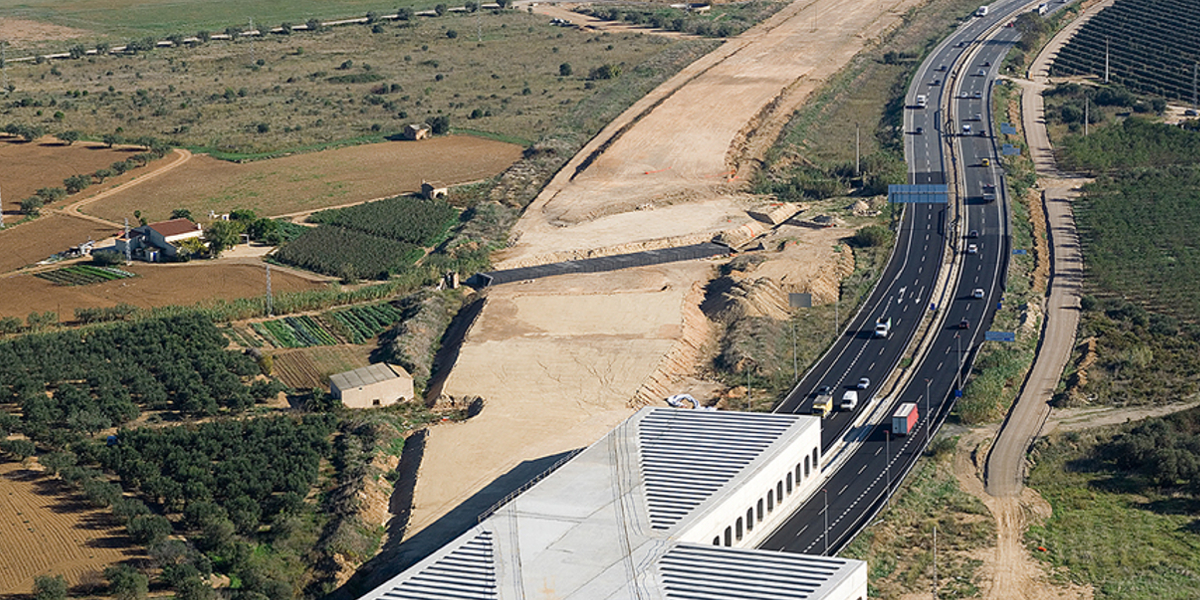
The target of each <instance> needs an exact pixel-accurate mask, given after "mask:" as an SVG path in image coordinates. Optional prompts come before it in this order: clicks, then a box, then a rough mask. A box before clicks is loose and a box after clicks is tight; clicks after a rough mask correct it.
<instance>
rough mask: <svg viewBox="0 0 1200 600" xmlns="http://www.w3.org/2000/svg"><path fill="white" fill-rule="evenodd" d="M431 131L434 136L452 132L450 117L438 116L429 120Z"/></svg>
mask: <svg viewBox="0 0 1200 600" xmlns="http://www.w3.org/2000/svg"><path fill="white" fill-rule="evenodd" d="M429 130H430V131H432V132H433V134H434V135H442V134H444V133H449V132H450V117H448V116H446V115H438V116H436V117H434V118H432V119H430V120H429Z"/></svg>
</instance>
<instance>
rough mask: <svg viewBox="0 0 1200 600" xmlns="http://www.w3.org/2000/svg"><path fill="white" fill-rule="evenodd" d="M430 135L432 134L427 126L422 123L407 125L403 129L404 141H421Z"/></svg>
mask: <svg viewBox="0 0 1200 600" xmlns="http://www.w3.org/2000/svg"><path fill="white" fill-rule="evenodd" d="M431 134H432V132H431V131H430V130H429V126H428V125H426V124H424V123H421V124H416V123H409V124H408V125H407V126H405V127H404V139H406V140H414V141H415V140H423V139H425V138H428V137H429V136H430V135H431Z"/></svg>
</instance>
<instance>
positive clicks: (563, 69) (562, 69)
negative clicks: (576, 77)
mask: <svg viewBox="0 0 1200 600" xmlns="http://www.w3.org/2000/svg"><path fill="white" fill-rule="evenodd" d="M573 72H574V69H572V68H571V63H563V64H561V65H558V74H559V76H561V77H570V76H571V73H573Z"/></svg>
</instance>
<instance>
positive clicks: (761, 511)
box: [758, 498, 763, 521]
mask: <svg viewBox="0 0 1200 600" xmlns="http://www.w3.org/2000/svg"><path fill="white" fill-rule="evenodd" d="M762 506H763V501H762V498H759V499H758V520H759V521H762V517H763V510H762Z"/></svg>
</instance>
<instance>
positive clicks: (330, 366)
mask: <svg viewBox="0 0 1200 600" xmlns="http://www.w3.org/2000/svg"><path fill="white" fill-rule="evenodd" d="M373 349H374V347H373V346H354V345H342V346H319V347H315V348H297V349H294V350H282V351H279V352H276V353H275V354H274V356H275V358H274V364H275V367H274V368H275V374H276V375H278V376H279V379H280V380H282V381H283V382H284V383H286V384H288V385H289V386H291V387H294V388H296V389H309V388H315V387H319V388H323V387H328V385H329V376H330V375H332V374H334V373H341V372H344V371H350V370H353V369H357V368H359V367H365V366H367V365H369V364H371V360H370V359H371V350H373Z"/></svg>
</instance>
